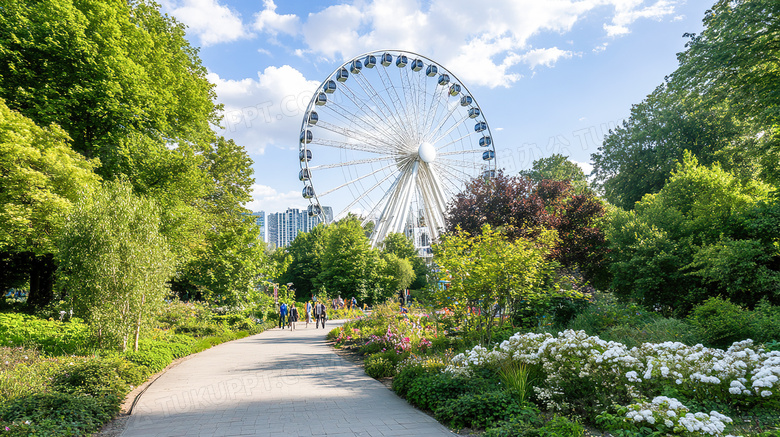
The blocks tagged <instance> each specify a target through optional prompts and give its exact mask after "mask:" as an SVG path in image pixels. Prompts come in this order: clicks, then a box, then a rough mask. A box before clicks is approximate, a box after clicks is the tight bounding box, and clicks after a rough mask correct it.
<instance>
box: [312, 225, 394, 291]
mask: <svg viewBox="0 0 780 437" xmlns="http://www.w3.org/2000/svg"><path fill="white" fill-rule="evenodd" d="M379 264H380V258H379V254H378V252H377V251H376V250H375V249H373V248H372V247H371V244H370V243H369V241H368V238H366V236H365V233H364V232H363V228H362V227H361V225H360V221H359V220H358V219H357V218H347V219H344V220H340V221H339V222H337V223H334V224H332V225H330V226H329V227H328V230H327V236H326V238H325V245H324V250H323V254H322V261H321V267H322V271H321V272H320V273H319V274H318V275H317V279H316V282H315V284H316V285H318V286H319V285H321V286H323V287H325V289H326V290H327V291H328V292H329V293H340V294H341V295H342V297H344V298H351V297H353V296H354V297H356V298H357V299H358V300H361V301H363V300H369V298H370V297H371V296H372V290H374V288H376V287H377V285H378V284H377V282H378V281H376V280H375V279H376V275H377V273H378V272H379V271H380V269H379V268H378V267H379Z"/></svg>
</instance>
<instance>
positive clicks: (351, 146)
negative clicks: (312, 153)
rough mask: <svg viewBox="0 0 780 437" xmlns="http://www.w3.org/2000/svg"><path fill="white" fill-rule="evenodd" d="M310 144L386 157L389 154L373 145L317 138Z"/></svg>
mask: <svg viewBox="0 0 780 437" xmlns="http://www.w3.org/2000/svg"><path fill="white" fill-rule="evenodd" d="M309 144H318V145H320V146H326V147H335V148H337V149H345V150H359V151H361V152H369V153H377V154H380V155H384V154H386V153H387V150H384V149H382V148H380V147H376V146H373V145H371V144H356V143H347V142H344V141H337V140H326V139H322V138H319V139H318V138H315V139H313V140H311V142H310V143H309Z"/></svg>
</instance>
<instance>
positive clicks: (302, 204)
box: [246, 184, 309, 213]
mask: <svg viewBox="0 0 780 437" xmlns="http://www.w3.org/2000/svg"><path fill="white" fill-rule="evenodd" d="M308 204H309V202H308V201H307V200H306V199H303V198H302V197H301V192H300V191H297V190H294V191H288V192H286V193H280V192H278V191H276V190H275V189H274V188H272V187H269V186H268V185H260V184H254V185H252V201H250V202H248V203H247V204H246V208H247V209H249V210H250V211H265V212H266V213H272V212H283V211H285V210H287V208H298V209H305V208H306V207H307V206H308Z"/></svg>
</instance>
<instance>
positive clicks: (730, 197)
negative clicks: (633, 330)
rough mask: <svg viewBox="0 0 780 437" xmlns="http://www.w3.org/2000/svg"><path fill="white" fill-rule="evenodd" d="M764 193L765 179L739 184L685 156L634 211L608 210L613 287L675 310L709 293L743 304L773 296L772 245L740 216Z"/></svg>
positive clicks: (654, 305)
mask: <svg viewBox="0 0 780 437" xmlns="http://www.w3.org/2000/svg"><path fill="white" fill-rule="evenodd" d="M768 193H769V187H768V186H766V185H764V184H761V183H759V182H756V181H749V182H745V183H743V182H741V181H740V180H738V179H737V178H735V177H734V175H732V174H729V173H727V172H725V171H724V170H722V169H720V168H719V167H715V168H712V169H710V168H706V167H703V166H701V165H699V163H698V162H697V161H696V159H695V158H693V157H692V156H690V155H688V156H687V157H686V158H685V160H684V161H683V162H682V163H681V164H679V165H678V167H677V169H676V170H675V172H674V173H673V174H672V176H671V177H670V178H669V180H668V181H667V183H666V185H665V186H664V188H663V189H662V190H661V191H659V192H658V193H657V194H654V195H647V196H645V197H644V198H643V199H642V201H641V202H639V203H638V204H637V206H636V210H635V211H631V212H623V211H616V212H615V213H614V215H613V217H612V220H611V222H610V224H609V226H608V227H607V236H608V240H609V241H610V248H611V251H610V255H609V257H610V259H611V262H612V264H611V266H610V270H611V272H612V274H613V279H612V284H611V288H612V289H613V290H614V292H615V293H616V294H617V295H618V296H621V297H624V298H632V299H634V300H636V301H638V302H640V303H641V304H642V305H643V306H645V307H647V308H660V309H662V310H664V311H666V312H672V311H673V312H675V313H677V314H685V313H686V312H687V311H688V310H690V308H691V307H692V306H693V305H695V304H697V303H700V302H702V301H704V300H705V299H706V297H708V296H712V295H718V294H720V295H723V296H728V297H729V298H730V299H732V300H733V301H734V302H737V303H741V304H745V305H749V306H752V305H755V304H756V303H757V302H758V301H760V300H761V299H762V298H764V297H767V298H773V296H774V294H773V293H772V292H771V291H770V290H772V289H773V288H771V287H772V286H771V284H772V282H773V281H774V279H772V278H773V277H774V276H776V275H777V273H776V272H771V271H770V270H771V269H772V267H771V262H770V259H772V257H773V254H774V253H775V252H776V249H775V247H774V245H773V244H772V242H771V241H765V240H763V239H762V237H760V236H759V235H751V231H750V228H749V226H746V224H745V223H744V221H743V218H744V217H749V216H750V214H751V213H752V211H753V210H754V209H755V208H756V207H758V205H759V203H760V202H762V201H765V200H767V199H768ZM737 241H739V242H737ZM748 266H750V267H751V268H750V270H748V271H742V270H740V269H741V268H743V267H748ZM736 270H740V271H738V272H737V271H736ZM731 273H733V274H734V275H735V279H736V280H735V281H733V282H732V281H731V280H730V278H728V277H727V276H726V275H727V274H731ZM759 285H763V286H759Z"/></svg>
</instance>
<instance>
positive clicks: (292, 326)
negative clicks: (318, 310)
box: [288, 303, 298, 331]
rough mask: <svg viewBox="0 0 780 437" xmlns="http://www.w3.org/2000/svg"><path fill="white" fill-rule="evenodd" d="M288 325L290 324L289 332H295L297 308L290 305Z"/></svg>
mask: <svg viewBox="0 0 780 437" xmlns="http://www.w3.org/2000/svg"><path fill="white" fill-rule="evenodd" d="M288 320H289V323H290V330H291V331H295V322H297V321H298V307H297V306H295V304H294V303H293V304H291V305H290V317H289V319H288Z"/></svg>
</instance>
